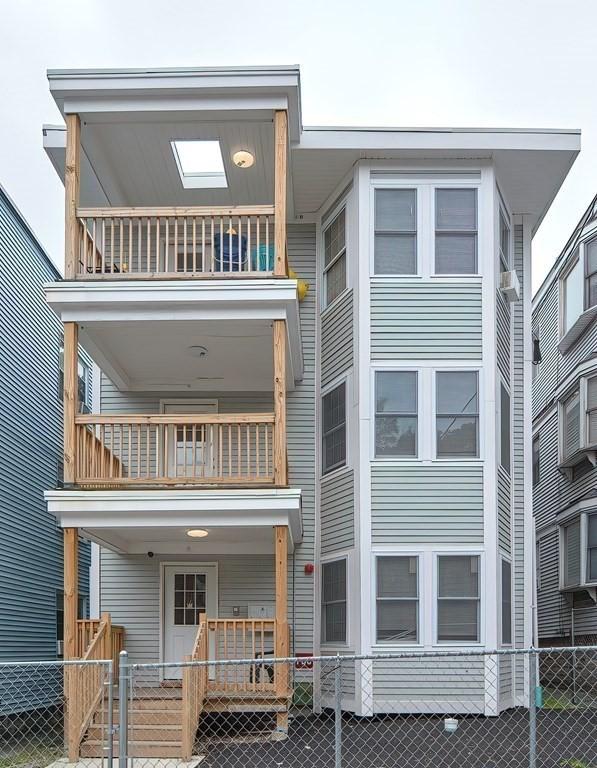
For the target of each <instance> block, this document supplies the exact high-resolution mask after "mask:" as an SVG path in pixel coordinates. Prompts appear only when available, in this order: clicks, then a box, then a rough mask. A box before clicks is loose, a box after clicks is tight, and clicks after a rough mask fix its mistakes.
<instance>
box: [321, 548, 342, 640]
mask: <svg viewBox="0 0 597 768" xmlns="http://www.w3.org/2000/svg"><path fill="white" fill-rule="evenodd" d="M346 565H347V560H346V558H345V557H343V558H340V559H338V560H330V561H328V562H324V563H322V564H321V642H322V643H345V642H346V624H347V621H346V619H347V611H346V595H347V567H346Z"/></svg>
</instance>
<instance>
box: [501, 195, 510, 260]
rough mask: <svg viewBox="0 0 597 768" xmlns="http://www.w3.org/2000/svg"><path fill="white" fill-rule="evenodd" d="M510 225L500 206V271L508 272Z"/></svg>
mask: <svg viewBox="0 0 597 768" xmlns="http://www.w3.org/2000/svg"><path fill="white" fill-rule="evenodd" d="M510 243H511V239H510V224H509V223H508V216H507V214H506V213H505V211H504V209H503V208H502V206H500V270H501V271H502V272H508V271H509V270H510V263H511V256H510V247H511V246H510Z"/></svg>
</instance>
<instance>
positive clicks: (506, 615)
mask: <svg viewBox="0 0 597 768" xmlns="http://www.w3.org/2000/svg"><path fill="white" fill-rule="evenodd" d="M500 592H501V612H500V616H501V625H502V626H501V630H502V632H501V636H502V645H512V563H511V562H510V561H509V560H506V559H505V558H502V572H501V585H500Z"/></svg>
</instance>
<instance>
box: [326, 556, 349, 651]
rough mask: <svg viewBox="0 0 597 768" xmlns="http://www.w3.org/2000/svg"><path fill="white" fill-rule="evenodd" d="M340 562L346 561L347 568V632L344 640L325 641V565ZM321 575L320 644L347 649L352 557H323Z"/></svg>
mask: <svg viewBox="0 0 597 768" xmlns="http://www.w3.org/2000/svg"><path fill="white" fill-rule="evenodd" d="M340 561H344V563H345V568H346V598H345V603H346V611H345V621H346V623H345V632H344V640H324V639H323V633H324V628H325V624H324V620H323V606H324V602H323V569H324V566H325V565H329V564H330V563H337V562H340ZM319 567H320V574H319V644H320V646H323V647H331V646H333V647H334V648H336V647H338V648H347V647H349V645H350V603H351V601H350V588H351V578H350V557H349V555H348V553H338V552H334V553H333V554H330V555H326V556H325V557H322V558H321V560H320V564H319Z"/></svg>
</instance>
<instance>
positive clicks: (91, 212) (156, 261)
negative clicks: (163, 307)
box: [75, 205, 287, 280]
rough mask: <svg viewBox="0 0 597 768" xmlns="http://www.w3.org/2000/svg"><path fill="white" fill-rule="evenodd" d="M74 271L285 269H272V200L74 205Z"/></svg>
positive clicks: (142, 274)
mask: <svg viewBox="0 0 597 768" xmlns="http://www.w3.org/2000/svg"><path fill="white" fill-rule="evenodd" d="M77 219H78V228H79V234H78V247H77V253H76V254H75V256H76V271H75V277H78V278H80V279H85V280H89V279H102V278H104V279H110V280H112V279H117V278H125V279H129V278H143V279H149V278H160V279H169V278H203V277H242V276H247V277H260V276H271V275H273V274H277V275H281V274H282V275H285V274H286V273H287V269H286V254H285V253H284V254H281V259H282V263H281V264H278V266H277V268H276V263H275V261H276V253H275V247H274V242H275V233H274V206H272V205H260V206H246V207H233V208H79V209H78V210H77Z"/></svg>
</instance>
